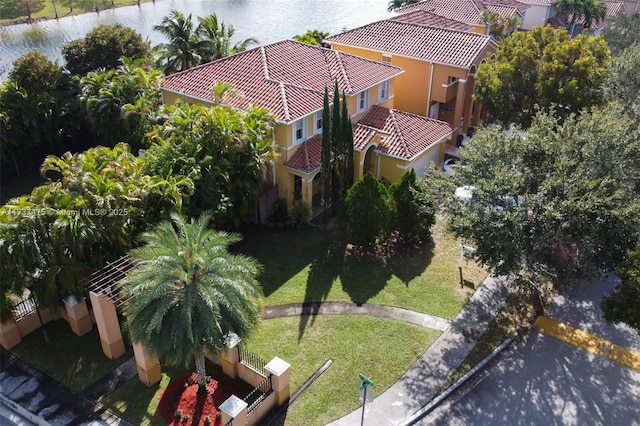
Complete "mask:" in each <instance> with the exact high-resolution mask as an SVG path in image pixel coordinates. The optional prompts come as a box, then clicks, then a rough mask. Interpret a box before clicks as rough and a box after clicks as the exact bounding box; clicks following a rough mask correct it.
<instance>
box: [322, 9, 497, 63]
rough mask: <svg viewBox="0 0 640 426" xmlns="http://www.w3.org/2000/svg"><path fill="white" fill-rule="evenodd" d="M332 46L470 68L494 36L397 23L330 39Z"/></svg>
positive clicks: (388, 22)
mask: <svg viewBox="0 0 640 426" xmlns="http://www.w3.org/2000/svg"><path fill="white" fill-rule="evenodd" d="M327 41H328V42H329V43H339V44H345V45H350V46H358V47H363V48H365V49H371V50H377V51H381V52H389V53H395V54H398V55H403V56H409V57H413V58H419V59H423V60H426V61H430V62H437V63H442V64H449V65H453V66H457V67H461V68H469V67H471V65H472V64H473V63H474V62H475V60H476V59H477V58H478V56H480V55H482V53H483V52H484V51H485V49H486V47H487V46H488V45H489V44H490V43H492V39H491V37H490V36H487V35H482V34H476V33H470V32H466V31H456V30H449V29H445V28H435V27H427V26H424V25H417V24H409V23H405V22H398V21H394V20H384V21H378V22H374V23H372V24H368V25H365V26H362V27H359V28H355V29H353V30H350V31H346V32H344V33H341V34H337V35H334V36H331V37H328V38H327Z"/></svg>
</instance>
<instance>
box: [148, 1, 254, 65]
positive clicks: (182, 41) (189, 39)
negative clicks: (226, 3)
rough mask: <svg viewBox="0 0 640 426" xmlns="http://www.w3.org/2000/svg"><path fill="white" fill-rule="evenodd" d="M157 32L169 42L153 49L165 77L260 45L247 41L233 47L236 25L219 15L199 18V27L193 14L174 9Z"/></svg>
mask: <svg viewBox="0 0 640 426" xmlns="http://www.w3.org/2000/svg"><path fill="white" fill-rule="evenodd" d="M154 29H155V30H156V31H158V32H160V33H162V34H163V35H164V36H165V37H166V38H167V39H168V43H163V44H159V45H157V46H155V47H154V48H153V51H154V54H155V56H156V63H157V65H158V66H159V67H160V68H161V69H162V70H163V71H164V73H165V74H173V73H176V72H178V71H184V70H186V69H189V68H192V67H194V66H196V65H200V64H204V63H207V62H211V61H214V60H216V59H220V58H223V57H225V56H229V55H232V54H234V53H237V52H242V51H244V50H246V49H247V47H248V46H249V45H251V44H254V43H257V40H256V39H254V38H247V39H245V40H242V41H239V42H237V43H236V44H234V45H232V44H231V38H232V37H233V35H234V34H235V30H234V28H233V26H232V25H229V26H226V25H225V24H224V22H219V21H218V18H217V16H216V15H215V14H212V15H209V16H206V17H199V18H198V25H197V26H196V25H195V24H194V22H193V18H192V17H191V14H189V15H186V16H185V15H184V14H183V13H181V12H179V11H177V10H173V11H172V12H171V14H170V15H169V16H166V17H165V18H164V19H163V20H162V22H161V23H160V24H159V25H156V26H155V27H154Z"/></svg>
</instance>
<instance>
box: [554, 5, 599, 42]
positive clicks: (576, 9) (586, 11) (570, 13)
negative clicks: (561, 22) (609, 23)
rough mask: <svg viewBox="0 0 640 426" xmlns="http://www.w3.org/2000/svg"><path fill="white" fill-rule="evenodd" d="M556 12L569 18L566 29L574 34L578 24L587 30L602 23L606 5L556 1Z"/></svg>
mask: <svg viewBox="0 0 640 426" xmlns="http://www.w3.org/2000/svg"><path fill="white" fill-rule="evenodd" d="M556 11H557V12H558V13H563V14H565V16H567V17H568V18H569V21H568V25H569V28H568V29H569V31H570V33H571V34H575V27H576V24H578V23H579V24H580V25H581V27H582V28H583V29H589V28H591V25H592V24H598V23H599V22H601V21H603V20H604V18H605V16H606V15H607V4H606V3H605V2H603V1H600V0H558V2H557V3H556Z"/></svg>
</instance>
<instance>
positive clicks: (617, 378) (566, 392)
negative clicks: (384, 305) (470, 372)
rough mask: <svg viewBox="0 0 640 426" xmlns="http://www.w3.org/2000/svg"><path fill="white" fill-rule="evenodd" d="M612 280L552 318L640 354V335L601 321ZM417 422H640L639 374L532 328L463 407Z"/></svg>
mask: <svg viewBox="0 0 640 426" xmlns="http://www.w3.org/2000/svg"><path fill="white" fill-rule="evenodd" d="M614 286H615V278H614V277H612V276H607V277H604V278H603V279H598V280H589V281H585V282H582V283H580V284H579V285H576V286H575V287H574V288H573V289H572V291H571V292H569V293H568V294H566V295H565V296H564V297H558V298H556V299H555V300H554V304H553V305H552V307H551V309H550V312H549V317H550V318H553V319H555V320H557V321H561V322H564V323H567V324H569V325H571V326H573V327H577V328H580V329H582V330H585V331H588V332H590V333H594V334H596V335H598V336H601V337H603V338H605V339H608V340H611V341H612V342H614V343H618V344H620V345H623V346H626V347H628V348H631V349H635V350H638V351H640V337H639V336H638V334H637V333H636V332H635V331H633V330H631V329H630V328H628V327H626V326H621V325H611V324H608V323H606V321H604V319H603V318H602V313H601V311H600V307H599V305H600V300H601V299H602V296H603V295H605V294H608V293H609V292H610V291H611V290H612V289H613V287H614ZM448 404H449V405H443V406H442V407H441V409H439V410H436V412H434V413H432V415H431V416H428V417H427V418H425V419H422V420H421V421H419V422H418V423H417V424H420V425H425V424H436V425H556V424H557V425H615V426H618V425H640V373H639V372H637V371H634V370H631V369H629V368H626V367H623V366H621V365H619V364H617V363H615V362H613V361H609V360H607V359H604V358H601V357H599V356H598V355H594V354H590V353H588V352H585V351H584V350H582V349H579V348H576V347H574V346H571V345H569V344H567V343H564V342H561V341H559V340H556V339H554V338H553V337H549V336H545V335H542V334H540V333H539V332H537V331H535V330H532V331H531V332H530V333H529V335H528V336H527V338H526V339H525V341H524V342H523V343H522V344H521V345H520V346H519V347H518V348H517V349H516V350H514V351H513V352H512V353H511V354H510V355H508V356H506V357H505V358H504V359H502V360H501V361H500V362H499V363H498V364H497V365H496V366H495V368H494V369H493V370H492V371H491V372H490V373H489V374H488V375H487V376H485V378H484V379H483V380H482V381H481V382H480V383H479V384H478V385H477V386H475V387H474V388H473V389H472V390H471V391H469V392H468V393H467V394H466V395H464V396H462V397H461V398H460V399H459V400H458V401H456V402H453V403H451V402H449V403H448Z"/></svg>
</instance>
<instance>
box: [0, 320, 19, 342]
mask: <svg viewBox="0 0 640 426" xmlns="http://www.w3.org/2000/svg"><path fill="white" fill-rule="evenodd" d="M20 342H22V336H20V331H19V330H18V326H17V325H16V322H15V321H14V320H13V318H9V319H8V320H6V321H3V322H1V323H0V345H2V347H3V348H5V349H11V348H12V347H14V346H15V345H17V344H18V343H20Z"/></svg>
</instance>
